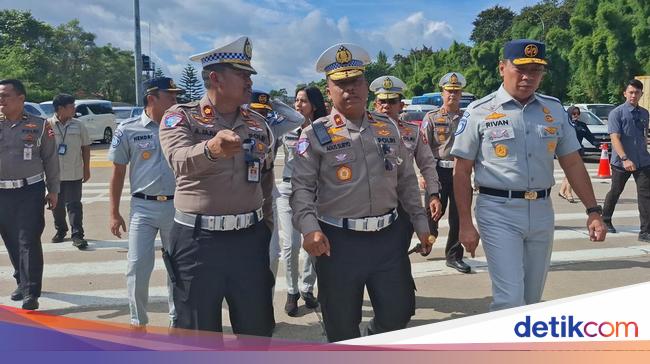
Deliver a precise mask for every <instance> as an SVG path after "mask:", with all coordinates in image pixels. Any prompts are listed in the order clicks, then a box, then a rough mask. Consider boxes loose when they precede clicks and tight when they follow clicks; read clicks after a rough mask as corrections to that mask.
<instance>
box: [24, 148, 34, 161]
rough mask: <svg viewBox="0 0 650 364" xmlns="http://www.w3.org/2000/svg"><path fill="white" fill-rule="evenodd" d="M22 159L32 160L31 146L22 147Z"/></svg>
mask: <svg viewBox="0 0 650 364" xmlns="http://www.w3.org/2000/svg"><path fill="white" fill-rule="evenodd" d="M23 160H26V161H31V160H32V147H25V148H23Z"/></svg>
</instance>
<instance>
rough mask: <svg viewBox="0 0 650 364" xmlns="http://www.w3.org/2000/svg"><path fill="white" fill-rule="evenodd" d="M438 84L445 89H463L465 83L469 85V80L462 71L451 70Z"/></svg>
mask: <svg viewBox="0 0 650 364" xmlns="http://www.w3.org/2000/svg"><path fill="white" fill-rule="evenodd" d="M438 85H439V86H440V88H441V89H443V90H448V91H453V90H462V89H464V88H465V85H467V81H465V76H463V75H462V74H461V73H459V72H449V73H447V74H446V75H444V76H442V77H441V78H440V82H438Z"/></svg>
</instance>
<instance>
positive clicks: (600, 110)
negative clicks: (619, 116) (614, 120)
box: [589, 105, 616, 120]
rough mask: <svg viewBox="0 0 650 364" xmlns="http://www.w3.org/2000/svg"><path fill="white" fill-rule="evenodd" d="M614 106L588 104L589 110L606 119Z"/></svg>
mask: <svg viewBox="0 0 650 364" xmlns="http://www.w3.org/2000/svg"><path fill="white" fill-rule="evenodd" d="M615 107H616V106H614V105H591V106H589V111H591V112H592V113H594V114H596V116H598V117H599V118H601V119H605V120H607V119H608V118H609V113H610V111H612V110H614V108H615Z"/></svg>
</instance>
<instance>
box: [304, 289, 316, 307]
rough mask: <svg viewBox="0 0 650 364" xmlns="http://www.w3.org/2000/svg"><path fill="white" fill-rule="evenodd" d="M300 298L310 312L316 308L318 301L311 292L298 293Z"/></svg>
mask: <svg viewBox="0 0 650 364" xmlns="http://www.w3.org/2000/svg"><path fill="white" fill-rule="evenodd" d="M300 296H301V297H302V299H303V300H304V301H305V306H307V308H311V309H312V310H313V309H315V308H317V307H318V299H316V297H314V294H313V293H311V292H300Z"/></svg>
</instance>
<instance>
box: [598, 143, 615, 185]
mask: <svg viewBox="0 0 650 364" xmlns="http://www.w3.org/2000/svg"><path fill="white" fill-rule="evenodd" d="M600 149H601V150H602V152H600V164H599V165H598V178H611V177H612V171H611V170H610V169H609V157H608V155H607V154H608V153H607V143H603V144H601V145H600Z"/></svg>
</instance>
